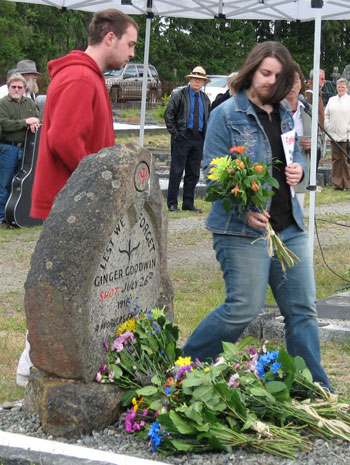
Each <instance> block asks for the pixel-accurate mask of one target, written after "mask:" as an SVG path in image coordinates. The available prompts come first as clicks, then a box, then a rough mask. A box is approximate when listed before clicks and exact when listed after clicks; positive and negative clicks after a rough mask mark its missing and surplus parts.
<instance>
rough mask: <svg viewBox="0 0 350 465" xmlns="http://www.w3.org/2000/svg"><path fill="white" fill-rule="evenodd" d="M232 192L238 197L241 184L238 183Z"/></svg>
mask: <svg viewBox="0 0 350 465" xmlns="http://www.w3.org/2000/svg"><path fill="white" fill-rule="evenodd" d="M231 193H232V194H233V195H234V196H235V197H237V195H238V193H239V186H238V184H236V185H235V187H234V188H233V189H232V190H231Z"/></svg>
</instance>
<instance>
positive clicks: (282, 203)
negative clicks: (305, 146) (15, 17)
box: [251, 102, 294, 232]
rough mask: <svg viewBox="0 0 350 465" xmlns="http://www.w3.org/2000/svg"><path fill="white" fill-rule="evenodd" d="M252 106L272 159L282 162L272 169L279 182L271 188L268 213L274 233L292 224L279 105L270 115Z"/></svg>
mask: <svg viewBox="0 0 350 465" xmlns="http://www.w3.org/2000/svg"><path fill="white" fill-rule="evenodd" d="M251 103H252V102H251ZM253 106H254V110H255V112H256V114H257V116H258V118H259V121H260V123H261V125H262V127H263V128H264V130H265V132H266V135H267V138H268V140H269V142H270V146H271V151H272V158H273V159H277V160H280V161H281V162H282V163H277V164H274V165H273V167H272V176H273V177H274V178H276V179H277V181H278V182H279V188H278V189H275V188H273V191H274V193H275V195H274V196H273V197H272V202H271V207H270V211H269V213H270V215H271V218H270V223H271V226H272V227H273V229H274V230H275V231H276V232H279V231H283V229H285V228H287V227H288V226H290V225H291V224H293V223H294V218H293V214H292V202H291V194H290V186H289V185H288V184H287V183H286V177H285V175H284V169H285V167H286V157H285V155H284V150H283V145H282V139H281V117H280V114H279V110H278V107H279V105H278V104H277V105H274V107H273V111H272V113H270V114H268V113H267V112H266V111H264V110H263V109H262V108H260V107H258V106H257V105H255V104H254V103H253Z"/></svg>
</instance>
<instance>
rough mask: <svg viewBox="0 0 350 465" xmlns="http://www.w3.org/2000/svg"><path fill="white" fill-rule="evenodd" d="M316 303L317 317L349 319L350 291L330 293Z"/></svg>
mask: <svg viewBox="0 0 350 465" xmlns="http://www.w3.org/2000/svg"><path fill="white" fill-rule="evenodd" d="M316 305H317V313H318V316H319V318H327V319H331V320H333V319H336V320H350V292H343V293H341V294H334V295H331V296H330V297H326V298H325V299H321V300H318V301H317V304H316Z"/></svg>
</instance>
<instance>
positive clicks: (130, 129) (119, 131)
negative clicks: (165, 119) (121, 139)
mask: <svg viewBox="0 0 350 465" xmlns="http://www.w3.org/2000/svg"><path fill="white" fill-rule="evenodd" d="M113 129H114V134H115V135H116V136H117V135H129V134H135V135H138V134H139V132H140V125H139V124H127V123H113ZM149 133H151V134H168V131H167V128H166V127H165V126H158V125H156V124H146V125H145V134H149Z"/></svg>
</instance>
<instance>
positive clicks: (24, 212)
mask: <svg viewBox="0 0 350 465" xmlns="http://www.w3.org/2000/svg"><path fill="white" fill-rule="evenodd" d="M39 139H40V128H39V130H38V132H36V133H32V132H31V131H29V130H28V131H27V134H26V140H25V143H24V151H23V159H22V167H21V169H20V171H19V172H18V173H17V174H16V176H15V177H14V178H13V179H12V185H11V194H10V197H9V199H8V201H7V203H6V205H5V217H6V221H7V222H8V223H10V224H12V225H13V226H18V227H19V228H22V227H23V226H38V225H40V224H42V223H43V220H39V219H37V218H31V216H30V208H31V204H32V188H33V182H34V174H35V166H36V161H37V157H38V150H39Z"/></svg>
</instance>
